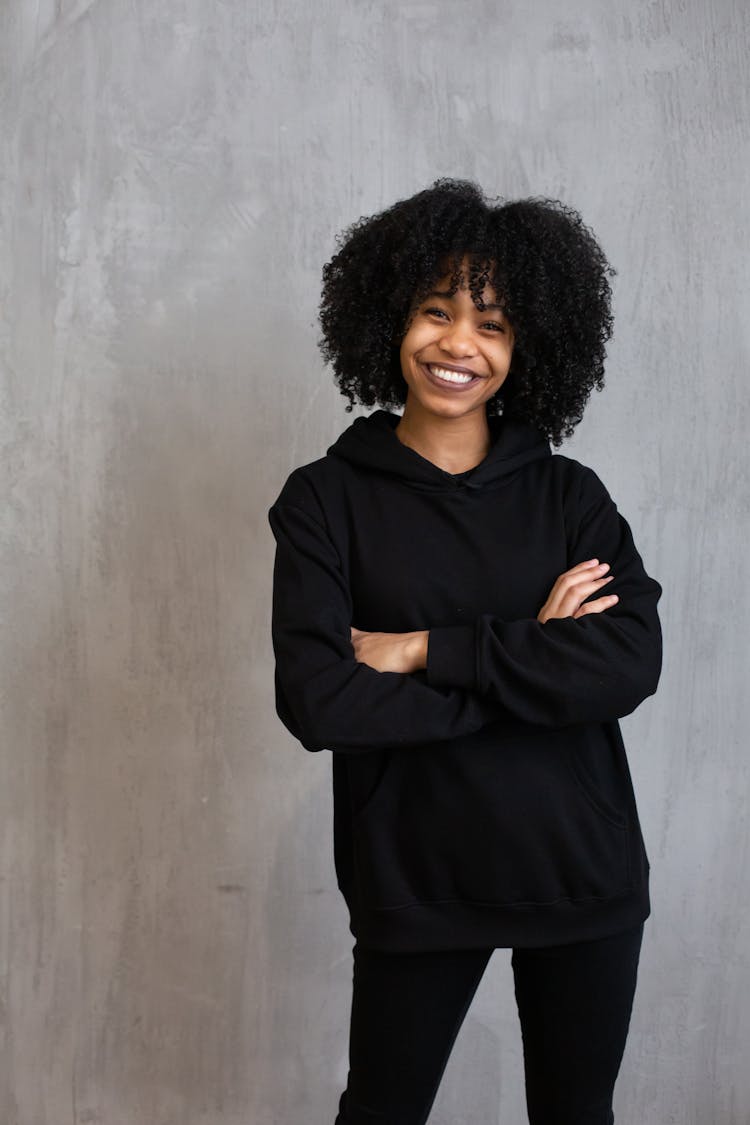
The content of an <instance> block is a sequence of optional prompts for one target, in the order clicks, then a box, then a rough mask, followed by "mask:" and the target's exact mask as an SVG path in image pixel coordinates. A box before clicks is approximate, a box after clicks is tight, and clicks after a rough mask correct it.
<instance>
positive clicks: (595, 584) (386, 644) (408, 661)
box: [351, 559, 619, 673]
mask: <svg viewBox="0 0 750 1125" xmlns="http://www.w3.org/2000/svg"><path fill="white" fill-rule="evenodd" d="M608 570H609V563H600V562H599V560H598V559H588V560H587V561H586V562H582V563H579V564H578V566H574V567H571V569H570V570H566V571H565V572H564V573H563V574H561V575H560V577H559V578H558V579H557V581H556V582H555V584H554V586H553V587H552V589H551V590H550V593H549V597H548V598H547V600H546V602H545V603H544V605H543V606H542V608H541V609H540V610H539V613H538V614H537V621H541V622H542V623H544V622H545V621H549V620H551V619H552V618H561V617H574V618H578V617H583V616H585V614H587V613H602V612H603V611H604V610H605V609H609V607H610V606H613V605H616V604H617V601H618V600H619V599H618V597H617V594H609V595H604V596H603V597H601V598H595V599H594V600H593V601H590V602H587V601H585V599H586V598H588V597H590V596H591V594H595V593H597V591H599V590H601V589H602V588H603V587H604V586H606V584H607V583H608V582H611V581H612V579H613V578H614V575H613V574H609V575H607V571H608ZM429 636H430V631H429V629H417V630H415V631H414V632H410V633H376V632H367V631H366V630H364V629H355V628H352V630H351V637H352V645H353V647H354V656H355V659H356V660H357V661H358V662H359V663H360V664H367V665H369V667H370V668H374V669H375V671H376V672H402V673H404V672H405V673H409V672H418V671H419V670H420V669H423V668H426V667H427V648H428V643H429Z"/></svg>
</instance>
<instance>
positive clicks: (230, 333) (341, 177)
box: [0, 0, 750, 1125]
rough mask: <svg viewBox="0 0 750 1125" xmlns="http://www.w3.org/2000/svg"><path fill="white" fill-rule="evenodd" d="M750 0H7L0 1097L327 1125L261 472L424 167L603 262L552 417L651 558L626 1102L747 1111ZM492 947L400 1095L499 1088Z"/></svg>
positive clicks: (176, 1120)
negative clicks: (462, 1006) (332, 295)
mask: <svg viewBox="0 0 750 1125" xmlns="http://www.w3.org/2000/svg"><path fill="white" fill-rule="evenodd" d="M748 18H749V17H748V8H747V5H746V4H745V2H744V0H651V2H649V0H614V2H613V3H607V4H602V3H600V2H599V0H579V3H577V4H575V5H570V6H565V5H563V6H561V5H559V4H557V3H556V2H555V0H539V2H538V3H535V4H527V3H522V2H521V0H499V2H494V3H490V2H489V0H483V2H476V3H474V2H468V3H465V4H461V5H458V4H456V3H448V2H446V0H420V2H409V0H406V2H403V0H402V2H398V3H397V2H396V0H384V2H382V3H371V2H369V0H361V2H359V0H353V2H351V3H347V2H346V0H317V3H315V4H314V5H313V4H308V3H306V2H305V0H265V2H264V3H260V2H253V0H221V2H220V0H213V2H207V0H162V2H161V3H159V4H149V3H146V2H145V0H98V2H91V0H27V2H23V0H5V3H3V4H2V6H1V8H0V64H1V67H2V69H1V72H0V114H1V115H2V146H3V148H2V159H1V160H0V206H1V207H2V253H1V254H0V349H1V353H0V355H1V361H2V375H3V383H2V402H1V404H0V432H1V436H2V444H3V455H2V467H3V504H2V509H0V528H1V529H2V535H1V536H0V543H1V544H2V567H1V568H0V591H1V593H2V648H3V653H2V681H1V683H0V690H1V696H0V698H1V701H2V748H1V751H2V758H1V759H0V771H1V772H0V1120H2V1122H3V1123H4V1125H84V1123H86V1125H298V1123H299V1125H302V1123H303V1122H304V1123H308V1122H309V1123H312V1122H316V1123H317V1122H320V1123H321V1125H325V1123H326V1122H332V1121H333V1116H334V1109H335V1105H336V1102H337V1098H338V1093H339V1090H340V1087H341V1084H342V1083H343V1081H344V1078H345V1073H346V1035H347V1023H348V1004H349V996H350V983H351V976H350V973H351V969H350V964H351V939H350V936H349V933H348V929H347V925H346V916H345V912H344V907H343V904H342V902H341V901H340V899H339V896H338V892H337V890H336V887H335V882H334V874H333V859H332V853H331V845H330V836H331V825H330V821H331V800H330V759H329V758H328V757H327V755H325V754H320V755H309V754H307V753H306V752H305V751H303V750H302V749H301V748H300V747H299V746H298V745H296V744H295V743H294V742H293V740H292V739H291V738H290V737H289V736H288V735H287V734H286V732H285V731H284V729H283V728H282V727H281V725H280V723H279V722H278V720H277V719H276V716H275V714H274V712H273V702H272V680H271V649H270V639H269V594H270V583H271V563H272V554H273V543H272V540H271V536H270V532H269V530H268V526H267V522H266V511H267V508H268V506H269V504H270V503H271V501H272V499H273V498H274V497H275V495H276V493H277V492H278V490H279V488H280V487H281V484H282V483H283V480H284V479H285V477H286V475H287V474H288V473H289V471H290V470H291V469H292V468H293V467H294V466H295V465H298V464H302V463H304V462H306V461H309V460H312V459H313V458H315V457H317V456H319V455H321V454H322V453H323V452H324V450H325V448H326V446H327V445H328V444H329V443H330V442H331V440H333V438H334V437H335V436H336V435H337V434H338V433H339V432H340V431H341V430H342V429H343V428H344V426H346V425H348V424H349V423H350V422H351V420H352V418H351V415H347V414H345V411H344V405H345V404H344V400H343V399H340V398H339V396H338V395H337V394H336V392H335V390H334V388H333V386H332V380H331V378H330V375H329V374H328V373H326V372H325V371H324V370H323V368H322V364H321V362H320V360H319V357H318V354H317V351H316V347H315V341H316V337H317V328H316V324H315V316H316V307H317V299H318V284H319V275H320V267H321V265H322V263H323V261H324V260H325V259H326V258H327V257H328V256H329V255H330V253H331V252H332V250H333V247H334V236H335V233H336V232H337V231H338V230H340V229H341V228H342V227H343V226H344V225H345V224H347V223H349V222H351V221H353V220H354V219H356V218H358V217H359V216H360V215H361V214H365V213H369V212H371V211H373V210H375V209H378V208H380V207H381V206H383V205H385V204H387V203H390V202H392V201H393V200H395V199H396V198H398V197H400V196H403V195H406V194H410V193H411V192H413V191H415V190H417V189H418V188H420V187H423V186H426V185H427V184H428V183H430V182H431V181H432V180H433V179H434V178H435V177H436V176H438V175H457V176H464V177H470V178H475V179H477V180H478V181H479V182H480V183H481V184H483V185H484V186H485V187H486V188H487V189H488V190H489V191H490V192H492V193H497V194H502V195H504V196H507V197H517V196H523V195H548V196H554V197H559V198H561V199H563V200H565V201H566V202H568V203H570V204H572V205H573V206H575V207H577V208H579V209H580V210H581V211H582V213H583V215H584V217H585V219H586V221H587V222H588V223H589V224H590V225H591V226H592V227H593V229H594V230H595V232H596V233H597V235H598V237H599V238H600V240H601V241H602V243H603V245H604V247H605V249H606V251H607V253H608V254H609V256H610V258H611V260H612V262H613V263H614V265H615V266H616V267H617V269H618V277H617V278H616V281H615V300H616V306H615V307H616V332H615V338H614V340H613V342H612V345H611V347H610V358H609V364H608V387H607V389H606V390H605V392H604V393H603V394H602V395H601V396H599V395H597V396H595V399H594V401H592V403H591V406H590V410H589V413H588V416H587V418H586V419H585V421H584V423H583V425H582V426H581V427H580V429H579V431H578V433H577V435H576V437H575V439H574V440H573V441H571V442H569V443H568V444H567V446H565V447H563V451H564V452H570V453H571V454H572V455H573V456H576V457H579V458H580V459H582V460H584V461H586V462H588V463H589V464H591V465H592V466H594V467H595V468H596V469H597V471H598V472H599V473H600V474H601V476H602V477H603V479H604V480H605V482H606V483H607V485H608V487H609V489H610V491H611V493H612V495H613V496H614V497H615V499H616V500H617V502H618V504H619V505H620V507H621V509H622V510H623V512H624V513H625V515H626V516H627V517H628V519H629V521H630V523H631V525H632V527H633V530H634V534H635V536H636V542H637V543H638V545H639V547H640V549H641V552H642V554H643V556H644V559H645V561H646V563H647V566H648V568H649V569H650V570H651V571H652V573H653V574H654V575H655V576H657V577H658V578H659V579H660V580H661V581H662V582H663V584H664V588H665V593H664V598H663V601H662V617H663V622H664V628H665V634H666V638H667V654H666V663H665V669H664V675H663V680H662V686H661V689H660V692H659V694H658V695H657V696H656V697H655V698H653V699H651V700H649V701H647V703H645V704H644V705H643V706H642V707H641V708H640V709H639V711H638V712H637V713H636V714H635V715H634V716H632V717H631V718H630V719H628V720H627V721H626V722H625V724H624V727H625V736H626V740H627V743H628V745H629V749H630V757H631V763H632V771H633V774H634V779H635V783H636V788H637V792H638V795H639V801H640V807H641V812H642V819H643V826H644V833H645V836H646V841H647V845H648V849H649V854H650V858H651V862H652V868H653V899H654V913H653V916H652V919H651V922H650V923H649V926H648V929H647V938H646V943H645V948H644V955H643V960H642V969H641V984H640V991H639V995H638V999H637V1006H636V1010H635V1012H634V1016H633V1024H632V1034H631V1039H630V1042H629V1046H628V1051H627V1055H626V1059H625V1062H624V1065H623V1070H622V1074H621V1079H620V1084H619V1089H618V1102H617V1104H618V1110H619V1116H618V1121H620V1122H623V1123H631V1125H636V1123H637V1125H668V1123H679V1125H748V1123H749V1122H750V1068H749V1067H748V1065H747V1061H748V1058H749V1057H750V913H749V912H748V907H747V899H748V860H749V859H750V855H749V851H750V849H749V846H748V831H749V829H748V825H749V821H748V816H747V793H748V782H749V781H750V778H749V776H748V774H749V772H750V766H749V764H748V762H749V758H748V754H747V737H748V736H747V732H748V728H749V725H750V714H748V696H749V694H750V693H749V692H748V689H747V682H748V671H749V669H748V660H747V648H748V627H749V625H750V622H749V621H748V596H747V572H746V570H745V573H744V575H743V563H744V561H745V556H744V551H745V549H746V544H747V542H748V538H749V530H750V529H749V528H748V497H747V463H746V460H745V458H746V448H747V432H748V390H747V369H748V345H749V343H750V332H749V328H748V325H749V324H750V320H749V319H748V315H747V311H748V304H747V297H748V272H749V271H748V261H749V260H750V238H749V231H748V226H749V222H748V219H749V215H748V205H747V199H748V170H749V161H748V121H749V120H750V96H749V88H748V83H747V78H746V75H747V51H748V46H749V37H748V31H749V27H748ZM524 1119H525V1117H524V1110H523V1094H522V1076H521V1059H520V1040H519V1033H518V1029H517V1026H516V1019H515V1015H514V1005H513V998H512V988H511V978H510V968H509V958H508V956H507V954H506V952H505V951H502V950H500V951H497V952H496V953H495V955H494V957H493V959H492V961H491V963H490V967H489V969H488V972H487V974H486V976H485V978H484V980H483V982H482V985H481V987H480V991H479V993H478V994H477V997H476V999H475V1002H474V1005H473V1007H472V1008H471V1010H470V1012H469V1015H468V1016H467V1019H466V1022H465V1024H464V1027H463V1029H462V1032H461V1035H460V1037H459V1040H458V1042H457V1044H456V1048H455V1051H454V1054H453V1056H452V1058H451V1061H450V1063H449V1066H448V1069H447V1071H446V1075H445V1079H444V1082H443V1085H442V1088H441V1090H440V1092H439V1095H438V1100H437V1102H436V1105H435V1108H434V1111H433V1114H432V1117H431V1125H473V1123H475V1122H476V1123H477V1125H479V1123H480V1122H482V1123H484V1125H518V1123H519V1122H521V1121H522V1120H524Z"/></svg>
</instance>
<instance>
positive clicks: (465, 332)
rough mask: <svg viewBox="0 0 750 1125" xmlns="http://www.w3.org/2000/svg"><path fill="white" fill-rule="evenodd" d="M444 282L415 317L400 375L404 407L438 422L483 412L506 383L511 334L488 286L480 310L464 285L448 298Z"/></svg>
mask: <svg viewBox="0 0 750 1125" xmlns="http://www.w3.org/2000/svg"><path fill="white" fill-rule="evenodd" d="M448 288H449V279H448V278H443V279H442V280H441V281H439V282H438V283H437V285H436V286H435V289H434V290H433V292H432V293H429V294H428V295H427V297H426V298H425V300H424V301H423V302H422V303H421V304H420V305H419V306H418V307H417V309H416V310H415V312H414V316H413V318H412V321H411V324H410V325H409V328H408V329H407V332H406V335H405V336H404V338H403V340H402V341H401V349H400V358H401V371H402V373H403V376H404V379H405V380H406V383H407V386H408V392H407V403H406V404H407V408H408V407H409V406H410V404H411V405H412V407H413V406H416V405H418V406H419V407H420V408H421V409H422V410H426V411H427V412H428V413H431V414H438V415H440V416H442V417H448V418H449V417H456V418H457V417H462V416H464V415H466V414H469V413H472V412H473V411H484V407H485V403H486V402H487V400H488V399H490V398H491V397H492V395H494V394H495V392H496V391H498V390H499V389H500V387H501V386H502V385H503V383H504V382H505V379H506V378H507V375H508V371H509V369H510V361H511V356H512V354H513V341H514V336H513V329H512V328H511V326H510V324H509V322H508V320H507V318H506V317H505V315H504V313H503V311H502V309H501V308H500V306H499V305H498V303H497V301H496V297H495V294H494V292H493V290H492V289H490V288H489V286H487V287H486V288H485V290H484V292H483V293H482V303H483V304H484V306H485V307H484V311H480V309H478V308H477V306H476V305H475V304H474V302H473V300H472V298H471V293H470V291H469V289H468V286H467V284H466V271H465V270H464V279H463V282H462V285H461V287H460V288H459V289H457V290H456V292H455V293H454V294H453V295H452V296H449V294H448Z"/></svg>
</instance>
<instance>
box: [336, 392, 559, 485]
mask: <svg viewBox="0 0 750 1125" xmlns="http://www.w3.org/2000/svg"><path fill="white" fill-rule="evenodd" d="M400 421H401V416H400V415H399V414H392V413H390V411H387V410H376V411H375V412H374V413H373V414H370V415H368V416H367V417H363V418H357V419H356V420H355V421H354V422H353V423H352V425H351V426H349V428H348V429H347V430H344V432H343V434H341V436H340V437H339V438H338V439H337V440H336V441H335V442H334V443H333V445H331V446H330V447H329V449H328V453H329V454H331V455H333V456H334V457H340V458H341V459H342V460H343V461H348V462H349V463H350V464H351V465H357V466H358V467H360V468H363V469H369V470H370V471H371V472H376V473H383V474H385V475H386V476H392V477H397V478H399V479H401V480H402V481H404V482H405V483H407V484H410V485H411V486H412V487H414V488H417V489H422V490H425V491H436V492H447V491H452V490H455V489H457V488H466V489H483V488H487V487H493V486H494V485H496V484H497V483H499V482H500V481H501V480H502V478H504V477H507V476H508V475H509V474H510V473H513V472H515V471H516V469H519V468H521V467H522V466H523V465H526V464H528V463H529V462H530V461H539V460H541V459H542V458H544V457H549V456H550V455H551V451H550V447H549V442H548V441H547V439H546V438H545V437H544V435H543V434H542V433H541V432H540V431H539V430H537V429H536V428H535V427H534V426H532V425H530V424H529V423H528V422H523V421H520V420H519V419H515V418H505V417H503V416H496V415H493V416H490V417H489V418H488V423H489V426H490V433H491V437H492V445H491V447H490V451H489V453H488V454H487V456H486V457H485V458H484V460H483V461H480V463H479V464H478V465H477V466H475V468H473V469H469V470H468V472H466V473H455V474H454V473H448V472H446V471H445V470H444V469H441V468H439V467H438V466H437V465H434V464H433V463H432V461H428V460H427V459H426V458H425V457H422V455H421V454H419V453H417V451H416V450H414V449H411V448H409V446H408V445H404V444H403V442H402V441H400V440H399V438H398V436H397V435H396V426H397V425H398V424H399V422H400Z"/></svg>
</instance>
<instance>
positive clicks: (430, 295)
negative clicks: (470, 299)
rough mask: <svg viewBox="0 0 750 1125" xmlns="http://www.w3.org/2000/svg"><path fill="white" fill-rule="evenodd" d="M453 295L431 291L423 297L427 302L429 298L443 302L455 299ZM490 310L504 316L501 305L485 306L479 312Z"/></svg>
mask: <svg viewBox="0 0 750 1125" xmlns="http://www.w3.org/2000/svg"><path fill="white" fill-rule="evenodd" d="M455 295H456V294H455V293H448V292H447V291H446V290H441V289H433V290H432V291H431V292H430V293H428V294H427V296H426V297H425V301H428V300H429V299H430V297H443V298H445V300H448V301H449V300H450V299H451V297H455ZM475 307H476V306H475ZM491 309H495V310H496V311H497V312H501V313H503V315H506V313H505V308H504V307H503V305H497V304H488V305H485V306H484V308H483V309H482V310H480V311H482V312H487V311H488V310H491Z"/></svg>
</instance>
